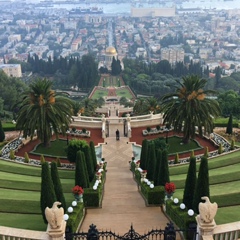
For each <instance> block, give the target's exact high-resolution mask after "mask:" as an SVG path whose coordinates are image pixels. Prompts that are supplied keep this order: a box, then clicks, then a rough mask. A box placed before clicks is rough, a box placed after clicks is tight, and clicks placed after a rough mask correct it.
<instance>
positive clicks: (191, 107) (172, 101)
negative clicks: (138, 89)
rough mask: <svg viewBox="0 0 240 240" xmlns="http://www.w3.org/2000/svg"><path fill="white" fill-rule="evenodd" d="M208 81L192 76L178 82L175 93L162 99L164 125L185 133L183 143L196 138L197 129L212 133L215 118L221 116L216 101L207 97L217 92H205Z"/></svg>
mask: <svg viewBox="0 0 240 240" xmlns="http://www.w3.org/2000/svg"><path fill="white" fill-rule="evenodd" d="M206 82H207V80H205V79H200V78H199V77H198V76H195V75H192V76H187V77H184V78H183V81H182V82H180V81H177V83H178V85H179V86H178V87H177V89H176V92H175V93H170V94H166V95H165V96H164V97H163V98H162V111H163V112H164V115H163V118H164V123H168V124H170V125H172V126H173V127H174V130H175V131H177V132H181V131H183V142H185V143H187V142H188V141H189V139H190V138H194V136H195V127H196V126H197V127H198V128H199V133H201V132H202V131H201V129H202V127H204V130H205V132H208V133H210V132H212V129H213V118H214V117H217V116H219V115H220V112H221V111H220V108H219V105H218V102H217V101H216V100H213V99H210V98H208V97H207V95H208V94H214V93H215V91H212V90H207V91H204V90H203V89H204V86H205V84H206Z"/></svg>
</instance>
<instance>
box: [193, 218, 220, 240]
mask: <svg viewBox="0 0 240 240" xmlns="http://www.w3.org/2000/svg"><path fill="white" fill-rule="evenodd" d="M196 221H197V226H198V227H197V231H198V240H202V239H206V238H207V239H209V240H211V239H213V231H214V229H215V228H216V223H215V220H213V221H212V222H211V223H204V222H202V221H201V219H200V215H197V217H196Z"/></svg>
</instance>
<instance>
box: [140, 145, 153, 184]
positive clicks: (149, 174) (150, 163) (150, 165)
mask: <svg viewBox="0 0 240 240" xmlns="http://www.w3.org/2000/svg"><path fill="white" fill-rule="evenodd" d="M148 151H149V158H148V166H147V178H148V179H149V180H150V181H154V179H155V178H154V177H155V169H156V151H155V143H154V142H151V144H150V145H149V148H148ZM140 163H141V162H140Z"/></svg>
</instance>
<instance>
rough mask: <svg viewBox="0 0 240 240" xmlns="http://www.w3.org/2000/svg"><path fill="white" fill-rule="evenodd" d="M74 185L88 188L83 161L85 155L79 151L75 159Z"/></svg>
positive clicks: (84, 162)
mask: <svg viewBox="0 0 240 240" xmlns="http://www.w3.org/2000/svg"><path fill="white" fill-rule="evenodd" d="M75 185H78V186H81V187H83V188H88V187H89V177H88V171H87V165H86V161H85V155H84V153H83V152H82V151H80V150H79V151H78V152H77V157H76V168H75Z"/></svg>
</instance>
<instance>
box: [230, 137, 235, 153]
mask: <svg viewBox="0 0 240 240" xmlns="http://www.w3.org/2000/svg"><path fill="white" fill-rule="evenodd" d="M234 148H235V141H234V139H232V141H231V150H234Z"/></svg>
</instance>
